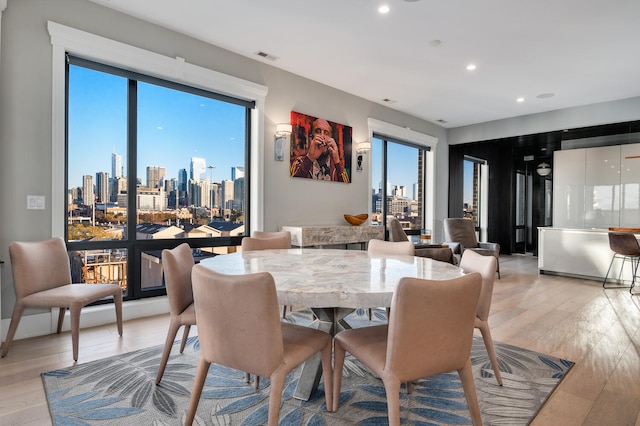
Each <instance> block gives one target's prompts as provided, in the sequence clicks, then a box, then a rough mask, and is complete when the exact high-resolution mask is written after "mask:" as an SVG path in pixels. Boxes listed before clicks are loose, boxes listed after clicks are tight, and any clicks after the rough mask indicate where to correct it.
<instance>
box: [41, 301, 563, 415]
mask: <svg viewBox="0 0 640 426" xmlns="http://www.w3.org/2000/svg"><path fill="white" fill-rule="evenodd" d="M309 315H310V314H309V313H308V312H294V313H292V314H290V315H289V316H288V317H287V318H288V320H289V321H292V322H297V323H305V322H307V321H308V320H309V319H310V318H309ZM376 317H377V318H374V321H373V322H374V323H376V322H381V321H384V315H383V313H381V312H376ZM347 320H348V322H349V323H350V324H351V325H352V326H356V327H357V326H362V325H368V324H371V323H370V322H369V321H368V319H367V318H366V314H365V312H363V311H359V312H356V313H354V314H352V315H351V316H349V317H347ZM495 346H496V351H497V353H498V359H499V364H500V371H501V372H502V378H503V382H504V385H503V386H499V385H498V384H497V382H496V380H495V377H494V375H493V370H492V369H491V364H490V362H489V359H488V356H487V352H486V350H485V347H484V344H483V343H482V339H480V338H474V342H473V348H472V353H471V357H472V364H473V371H474V377H475V384H476V391H477V394H478V402H479V404H480V409H481V413H482V420H483V423H484V424H486V425H526V424H529V423H530V422H531V420H532V419H533V418H534V417H535V415H536V413H537V412H538V410H540V408H541V407H542V405H543V404H544V402H545V401H546V400H547V399H548V397H549V396H550V395H551V393H552V392H553V390H554V389H555V387H556V386H557V385H558V384H559V383H560V381H561V380H562V379H563V378H564V377H565V375H566V374H567V372H568V371H569V369H570V368H571V367H572V366H573V362H571V361H568V360H564V359H561V358H556V357H552V356H547V355H543V354H540V353H536V352H532V351H529V350H525V349H522V348H518V347H516V346H510V345H506V344H502V343H499V342H495ZM198 350H199V342H198V338H197V337H190V338H189V340H188V344H187V348H186V349H185V351H184V353H183V354H180V353H179V342H176V344H175V345H174V348H173V350H172V355H171V357H170V359H169V363H168V365H167V369H166V371H165V374H164V377H163V379H162V382H161V384H160V385H159V386H156V385H155V377H156V374H157V371H158V365H159V362H160V356H161V354H162V346H157V347H153V348H150V349H143V350H139V351H135V352H131V353H127V354H124V355H119V356H114V357H110V358H106V359H103V360H98V361H93V362H89V363H87V364H81V365H77V366H73V367H69V368H66V369H62V370H55V371H50V372H47V373H44V374H43V375H42V379H43V382H44V387H45V392H46V395H47V402H48V404H49V409H50V412H51V417H52V420H53V423H54V425H59V426H62V425H72V426H78V425H91V426H96V425H109V426H112V425H157V426H160V425H182V424H183V422H184V416H185V413H186V409H187V407H188V404H189V397H190V393H191V388H192V385H193V377H194V374H195V367H196V364H197V359H198ZM343 374H344V377H343V381H342V389H341V393H340V408H339V410H338V411H337V412H335V413H328V412H327V411H326V406H325V403H324V389H323V385H322V382H321V383H320V386H319V388H318V390H317V391H315V392H314V393H313V394H312V395H311V398H310V399H309V400H308V401H300V400H297V399H295V398H293V392H294V389H295V386H296V384H297V381H298V375H299V371H298V370H294V372H292V373H291V374H290V376H289V377H288V378H287V383H286V385H285V390H284V393H283V398H282V399H283V404H282V408H281V410H280V425H308V426H311V425H314V426H315V425H356V424H357V425H378V424H387V423H388V421H387V405H386V397H385V391H384V386H383V385H382V381H381V380H379V379H377V378H376V377H374V376H373V375H372V374H371V373H370V372H369V371H368V370H367V369H366V367H364V366H363V365H362V364H360V363H359V362H358V361H357V360H355V359H354V358H350V357H347V360H346V361H345V370H344V372H343ZM268 401H269V380H268V379H266V378H261V380H260V389H258V390H255V389H254V388H253V385H252V384H247V383H245V381H244V374H243V373H242V372H239V371H237V370H232V369H229V368H226V367H222V366H218V365H215V364H214V365H212V366H211V368H210V370H209V376H208V378H207V380H206V383H205V387H204V390H203V392H202V398H201V400H200V404H199V407H198V412H197V417H196V421H195V422H194V424H197V425H249V426H254V425H261V424H266V421H267V411H268ZM400 404H401V419H402V422H403V424H410V425H450V424H454V425H463V424H470V423H471V420H470V417H469V412H468V409H467V404H466V401H465V398H464V393H463V391H462V385H461V383H460V380H459V378H458V375H457V373H447V374H441V375H438V376H433V377H429V378H425V379H422V380H420V381H419V382H418V383H417V384H416V386H415V389H414V392H412V393H411V394H410V395H407V393H406V391H405V389H403V390H402V392H401V400H400Z"/></svg>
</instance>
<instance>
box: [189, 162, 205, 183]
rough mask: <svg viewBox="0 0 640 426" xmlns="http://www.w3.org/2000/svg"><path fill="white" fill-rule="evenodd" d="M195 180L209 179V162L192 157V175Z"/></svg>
mask: <svg viewBox="0 0 640 426" xmlns="http://www.w3.org/2000/svg"><path fill="white" fill-rule="evenodd" d="M189 178H191V179H193V180H198V181H200V180H205V179H206V178H207V160H205V159H204V158H199V157H191V175H190V176H189Z"/></svg>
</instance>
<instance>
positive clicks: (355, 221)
mask: <svg viewBox="0 0 640 426" xmlns="http://www.w3.org/2000/svg"><path fill="white" fill-rule="evenodd" d="M368 217H369V215H368V214H366V213H363V214H358V215H355V216H352V215H350V214H345V215H344V220H346V221H347V222H348V223H349V224H350V225H354V226H358V225H362V224H363V223H365V222H366V221H367V218H368Z"/></svg>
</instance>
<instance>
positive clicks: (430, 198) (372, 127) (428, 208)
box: [367, 118, 438, 233]
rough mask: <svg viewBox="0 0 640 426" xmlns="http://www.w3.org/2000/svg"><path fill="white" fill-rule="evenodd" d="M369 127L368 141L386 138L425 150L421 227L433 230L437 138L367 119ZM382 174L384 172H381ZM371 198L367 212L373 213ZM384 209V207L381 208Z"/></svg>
mask: <svg viewBox="0 0 640 426" xmlns="http://www.w3.org/2000/svg"><path fill="white" fill-rule="evenodd" d="M368 126H369V141H370V142H372V141H373V138H374V136H375V137H376V138H385V137H386V138H388V139H391V140H392V141H393V142H395V143H403V142H404V143H406V144H407V145H409V146H415V147H418V148H420V147H423V148H425V151H424V152H425V155H424V158H423V162H424V164H423V167H424V170H425V172H424V180H425V181H424V184H423V189H422V190H423V201H422V202H423V205H422V212H423V219H422V220H423V226H424V228H426V229H432V230H433V229H435V176H436V169H435V163H436V161H435V158H436V147H437V145H438V138H436V137H434V136H431V135H428V134H426V133H420V132H417V131H415V130H411V129H409V128H408V127H400V126H397V125H395V124H391V123H387V122H384V121H381V120H377V119H374V118H369V119H368ZM368 162H369V173H368V179H369V182H368V185H367V190H368V191H370V190H371V188H372V186H371V185H372V182H371V180H372V174H371V161H370V158H369V159H368ZM383 172H384V171H383ZM383 179H386V172H385V174H384V175H383ZM371 198H372V197H370V196H369V197H368V200H369V201H368V203H369V211H370V212H371V211H373V206H372V205H371ZM383 209H384V207H383ZM383 226H384V229H385V233H386V230H387V224H386V223H384V224H383Z"/></svg>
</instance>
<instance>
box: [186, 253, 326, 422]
mask: <svg viewBox="0 0 640 426" xmlns="http://www.w3.org/2000/svg"><path fill="white" fill-rule="evenodd" d="M192 281H193V295H194V301H195V308H196V317H197V318H198V335H199V338H200V358H199V360H198V366H197V369H196V376H195V379H194V384H193V390H192V392H191V401H190V403H189V408H188V411H187V417H186V421H185V424H186V425H191V424H192V422H193V420H194V417H195V413H196V410H197V408H198V403H199V400H200V395H201V393H202V388H203V385H204V382H205V379H206V377H207V372H208V371H209V366H210V365H211V363H216V364H220V365H224V366H227V367H231V368H236V369H238V370H242V371H247V372H249V373H252V374H255V375H256V376H263V377H269V380H270V382H271V388H270V390H269V414H268V419H269V420H268V424H269V425H270V426H276V425H277V424H278V418H279V413H280V402H281V401H282V391H283V389H284V384H285V379H286V377H287V374H289V372H291V371H292V370H293V369H294V368H296V367H297V366H299V365H300V364H302V363H303V362H304V361H306V360H307V359H308V358H310V357H311V356H313V355H315V354H316V353H318V352H320V356H321V360H322V368H323V370H324V374H323V377H324V390H325V401H326V404H327V411H331V407H333V404H332V389H333V386H332V380H333V379H332V374H331V371H332V370H331V336H330V335H329V334H328V333H325V332H323V331H320V330H316V329H313V328H309V327H303V326H300V325H296V324H291V323H286V322H281V321H280V314H279V312H278V296H277V293H276V285H275V281H274V280H273V276H272V275H271V274H269V273H268V272H259V273H254V274H246V275H226V274H220V273H217V272H215V271H213V270H211V269H208V268H207V267H206V266H203V265H196V266H195V267H194V268H193V273H192Z"/></svg>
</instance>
